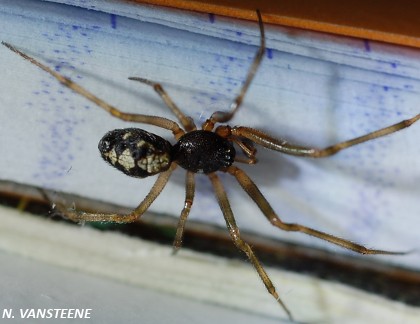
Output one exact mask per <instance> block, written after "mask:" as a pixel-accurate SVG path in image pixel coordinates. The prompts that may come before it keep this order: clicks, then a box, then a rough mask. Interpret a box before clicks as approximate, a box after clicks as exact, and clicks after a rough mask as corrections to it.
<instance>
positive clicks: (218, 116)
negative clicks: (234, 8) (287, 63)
mask: <svg viewBox="0 0 420 324" xmlns="http://www.w3.org/2000/svg"><path fill="white" fill-rule="evenodd" d="M257 16H258V24H259V27H260V47H259V49H258V51H257V53H256V54H255V57H254V61H253V62H252V65H251V67H250V68H249V71H248V75H247V77H246V79H245V82H244V84H243V85H242V88H241V90H240V92H239V95H238V96H237V97H236V98H235V100H234V101H233V102H232V104H231V105H230V109H229V111H227V112H226V111H216V112H214V113H213V114H212V115H211V117H210V118H209V119H208V120H207V121H206V122H205V123H204V124H203V127H202V128H203V129H204V130H212V129H213V127H214V124H215V123H226V122H228V121H229V120H231V119H232V118H233V116H234V115H235V113H236V111H237V110H238V109H239V107H240V106H241V104H242V101H243V99H244V97H245V94H246V92H247V90H248V88H249V86H250V85H251V82H252V80H253V79H254V76H255V73H256V72H257V70H258V67H259V66H260V64H261V61H262V59H263V57H264V52H265V33H264V24H263V21H262V17H261V12H260V11H259V10H257Z"/></svg>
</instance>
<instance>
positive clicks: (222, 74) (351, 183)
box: [0, 0, 420, 269]
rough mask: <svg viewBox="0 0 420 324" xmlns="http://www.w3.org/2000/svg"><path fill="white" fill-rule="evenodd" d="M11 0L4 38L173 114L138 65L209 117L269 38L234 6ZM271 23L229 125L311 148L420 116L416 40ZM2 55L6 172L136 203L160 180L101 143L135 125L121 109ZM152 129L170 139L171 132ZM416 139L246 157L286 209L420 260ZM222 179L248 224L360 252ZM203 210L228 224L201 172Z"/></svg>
mask: <svg viewBox="0 0 420 324" xmlns="http://www.w3.org/2000/svg"><path fill="white" fill-rule="evenodd" d="M73 3H75V4H78V5H82V6H84V5H86V2H85V1H80V2H79V1H78V2H73ZM1 4H2V5H1V7H0V39H1V40H3V41H7V42H10V43H12V44H14V45H15V46H17V47H19V48H20V49H22V50H24V51H25V52H27V53H28V54H30V55H33V56H34V57H36V58H37V59H39V60H41V61H43V62H45V63H47V64H48V65H50V66H52V67H55V68H56V69H57V70H59V71H60V72H61V73H63V74H65V75H67V76H70V77H71V78H73V80H75V81H77V82H79V83H80V84H82V85H83V86H85V87H86V88H88V89H89V90H90V91H92V92H93V93H95V94H97V95H98V96H99V97H101V98H103V99H105V100H106V101H108V102H110V103H111V104H113V105H115V106H117V107H120V108H121V109H122V110H124V111H131V112H139V113H144V114H155V115H159V116H165V117H168V118H173V117H172V116H171V115H170V114H169V112H168V111H167V109H166V108H165V107H164V105H163V103H162V102H161V100H160V99H159V97H158V96H157V95H156V94H155V93H154V92H153V91H152V90H151V89H150V88H148V87H145V86H142V85H141V84H138V83H135V82H132V81H128V80H127V77H128V76H142V77H146V78H150V79H153V80H158V81H162V82H163V84H164V86H165V87H166V89H167V90H168V92H169V93H170V94H171V96H172V97H173V98H174V100H175V101H176V102H177V103H178V105H179V106H180V107H181V108H182V109H183V110H184V111H185V112H186V113H187V114H189V115H191V116H192V117H193V118H194V119H195V120H196V122H198V123H201V122H203V121H204V120H205V118H207V117H209V116H210V114H211V113H212V112H213V111H214V110H221V109H227V108H228V107H229V104H230V102H231V101H232V99H233V97H234V96H235V95H236V93H237V92H238V90H239V86H240V84H241V82H242V80H243V79H244V77H245V75H246V73H247V69H248V67H249V64H250V62H251V60H252V57H253V56H254V53H255V51H256V46H255V45H256V44H258V42H259V37H258V35H259V34H258V33H259V32H258V27H257V24H256V23H252V22H244V21H236V20H230V19H226V18H222V17H215V20H214V21H213V19H211V18H210V17H209V16H208V15H204V14H196V13H183V12H178V11H176V10H171V9H167V8H166V9H165V8H159V9H156V8H153V7H150V6H141V5H138V6H134V5H132V4H125V5H124V4H122V2H113V1H100V2H98V1H97V2H95V3H94V5H96V6H97V7H95V9H97V10H101V8H102V6H103V8H105V9H104V10H105V11H107V12H118V13H119V14H120V15H121V16H114V15H110V14H109V13H103V12H100V11H92V10H90V11H88V10H85V9H81V8H76V7H72V6H65V5H60V4H54V3H49V2H42V1H28V0H13V1H11V0H2V1H1ZM116 4H117V6H116ZM123 16H128V17H132V18H126V17H123ZM133 18H135V19H133ZM145 21H146V22H145ZM149 21H151V22H152V23H148V22H149ZM266 29H267V46H268V48H269V49H270V50H269V51H268V54H267V57H266V58H265V60H264V61H263V65H262V67H261V70H260V71H259V72H258V75H257V77H256V79H255V82H254V83H253V85H252V86H251V88H250V91H249V93H248V95H247V96H246V99H245V102H244V106H243V107H242V109H241V110H240V111H239V113H238V115H237V116H236V117H235V119H234V121H232V124H243V125H247V126H252V127H256V128H261V129H263V130H266V131H268V132H270V133H271V134H273V135H275V136H278V137H283V138H286V139H288V140H290V141H294V142H296V143H299V144H307V145H313V146H326V145H329V144H332V143H334V142H337V141H341V140H344V139H348V138H351V137H354V136H358V135H362V134H364V133H366V132H367V131H372V130H375V129H378V128H381V127H384V126H388V125H390V124H392V123H395V122H398V121H400V120H401V119H404V118H408V117H412V116H414V115H416V114H417V113H419V108H418V107H419V102H420V94H419V89H420V82H419V79H420V54H419V52H418V51H417V50H414V49H408V48H402V47H393V46H388V45H384V44H377V43H372V42H370V43H368V42H363V41H361V40H356V39H345V38H337V37H330V36H326V35H323V34H315V33H308V32H302V31H296V30H289V29H285V28H281V27H273V26H266ZM196 32H197V33H196ZM206 33H208V34H210V35H214V36H216V37H207V36H204V35H203V34H206ZM224 38H226V39H224ZM246 44H254V46H250V45H246ZM0 57H1V60H0V69H1V71H2V78H1V79H0V107H1V109H0V114H1V120H2V125H1V128H0V147H2V148H6V151H4V152H5V153H4V154H3V155H2V158H1V159H0V167H1V170H2V172H1V178H2V179H5V180H12V181H17V182H21V183H28V184H33V185H37V186H43V187H46V188H53V189H56V190H61V191H67V192H72V193H77V194H79V195H83V196H87V197H92V198H97V199H103V200H106V201H110V202H114V203H119V204H123V205H127V206H135V205H136V204H137V203H138V202H139V201H140V200H141V199H142V198H143V197H144V196H145V194H146V193H147V191H148V190H149V188H150V187H151V185H152V183H153V181H154V179H143V180H139V179H130V178H128V177H126V176H125V175H123V174H121V173H119V172H118V171H116V170H113V169H112V168H110V167H109V166H108V165H107V164H106V163H104V162H103V161H102V160H101V158H100V157H99V154H98V152H97V142H98V140H99V139H100V138H101V137H102V135H103V134H104V133H105V132H107V131H108V130H110V129H113V128H122V127H128V126H132V125H128V124H126V123H123V122H121V121H118V120H116V119H114V118H112V117H110V116H108V115H107V114H105V113H104V112H103V111H101V110H100V109H99V108H97V107H95V106H94V105H93V104H91V103H89V102H87V101H86V100H84V99H82V98H80V97H79V96H78V95H76V94H75V93H73V92H71V91H69V90H67V89H64V88H63V87H62V86H61V85H59V84H58V83H57V82H56V81H55V80H53V79H52V78H51V77H49V76H48V75H46V74H45V73H44V72H42V71H40V70H39V69H38V68H36V67H35V66H33V65H31V64H29V63H28V62H26V61H24V60H22V59H21V58H20V57H18V56H17V55H15V54H13V53H12V52H10V51H9V50H7V49H6V48H5V47H3V46H1V47H0ZM359 67H363V68H359ZM141 127H143V126H141ZM144 128H145V129H147V130H151V131H153V132H158V133H159V134H164V135H165V137H166V138H168V139H170V138H171V136H170V134H169V133H168V132H164V131H161V130H157V129H156V128H153V127H147V126H144ZM419 137H420V125H415V126H413V127H411V128H410V129H408V130H405V131H403V132H400V133H399V134H394V135H393V136H390V137H387V138H384V139H381V140H377V141H375V142H372V143H368V144H365V145H362V146H359V147H356V148H352V149H349V150H348V151H345V152H342V153H340V154H339V155H337V156H335V157H332V158H328V159H325V160H310V159H302V158H294V157H285V156H282V155H280V154H279V153H276V152H268V151H266V150H263V149H261V150H260V152H259V153H260V154H259V158H260V163H259V164H257V165H256V166H254V167H244V168H245V169H246V170H247V171H249V174H250V175H251V177H252V178H253V179H255V181H256V183H257V185H259V186H260V188H261V190H262V192H263V193H264V194H265V195H266V197H267V198H268V200H269V201H270V202H271V203H272V204H273V207H274V209H275V210H276V211H278V213H279V215H280V216H281V217H282V218H283V219H284V220H286V221H289V222H299V223H302V224H305V225H308V226H312V227H315V228H317V229H321V230H323V231H326V232H329V233H332V234H335V235H339V236H342V237H345V238H348V239H350V240H353V241H357V242H359V243H363V244H365V245H367V246H368V247H374V248H380V249H389V250H413V249H414V250H417V252H414V253H411V254H410V255H407V256H404V257H395V256H393V257H380V258H382V259H386V260H388V261H389V262H392V263H397V264H401V265H405V266H410V267H413V268H417V269H420V262H419V254H418V251H420V240H418V225H419V217H418V215H420V202H419V199H418V198H419V197H420V186H419V185H418V183H419V181H420V168H419V162H418V161H419V160H420V146H419V145H418V138H419ZM223 180H224V183H225V184H226V186H227V187H228V193H229V196H230V198H231V203H232V207H233V210H234V212H235V213H236V215H237V219H238V224H239V225H240V226H241V228H242V229H243V230H252V231H256V232H259V233H263V234H265V235H269V236H274V237H279V238H282V239H287V240H294V241H300V242H304V243H306V244H311V245H314V246H320V247H322V248H325V249H330V250H333V251H335V252H337V253H350V252H347V251H343V250H342V249H339V248H337V247H335V246H331V245H330V244H328V243H325V242H321V241H319V240H316V239H313V238H309V237H306V236H304V235H300V234H296V233H290V234H288V233H282V232H280V231H278V230H275V229H273V228H272V227H271V226H270V225H269V224H268V223H267V222H266V220H265V219H264V217H263V216H262V215H261V213H260V212H259V211H258V210H257V208H256V207H255V206H254V205H253V204H251V203H249V202H247V197H246V195H245V194H243V193H241V190H240V189H239V187H238V186H237V185H236V183H235V181H234V180H233V179H230V178H229V177H228V176H224V177H223ZM183 183H184V172H183V171H182V170H177V172H176V173H175V174H174V175H173V178H172V179H171V181H170V183H169V184H168V186H167V188H166V189H165V190H164V192H163V193H162V195H161V196H160V197H159V198H158V199H157V201H156V202H155V203H154V204H153V205H152V207H151V210H153V211H156V212H163V213H169V214H172V215H174V216H177V215H178V214H179V213H180V210H181V208H182V205H183V201H184V184H183ZM203 211H205V213H203ZM191 218H195V219H200V220H203V221H208V222H212V223H218V224H221V225H222V226H223V224H224V221H223V218H222V216H221V212H220V211H219V209H218V207H217V204H216V202H215V200H214V198H213V193H212V189H211V186H210V184H209V182H208V181H207V179H206V178H205V177H203V176H198V177H197V195H196V200H195V202H194V206H193V209H192V212H191ZM377 258H379V257H377Z"/></svg>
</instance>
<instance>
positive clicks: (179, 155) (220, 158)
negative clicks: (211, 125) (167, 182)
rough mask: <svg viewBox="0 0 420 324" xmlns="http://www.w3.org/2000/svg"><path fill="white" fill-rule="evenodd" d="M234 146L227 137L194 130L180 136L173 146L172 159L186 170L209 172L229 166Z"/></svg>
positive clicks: (234, 153) (232, 157)
mask: <svg viewBox="0 0 420 324" xmlns="http://www.w3.org/2000/svg"><path fill="white" fill-rule="evenodd" d="M235 155H236V152H235V148H234V147H233V144H232V143H231V142H230V141H228V140H227V139H225V138H223V137H221V136H219V135H217V134H215V133H213V132H210V131H204V130H196V131H192V132H189V133H186V134H185V135H183V136H181V138H180V139H179V140H178V142H177V143H176V144H175V145H174V146H173V159H174V161H176V163H177V164H179V165H180V166H181V167H183V168H184V169H186V170H189V171H192V172H200V173H206V174H207V173H211V172H215V171H218V170H220V168H223V167H228V166H230V165H231V164H232V163H233V161H234V159H235Z"/></svg>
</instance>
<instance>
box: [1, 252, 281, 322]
mask: <svg viewBox="0 0 420 324" xmlns="http://www.w3.org/2000/svg"><path fill="white" fill-rule="evenodd" d="M0 260H1V262H2V267H1V268H0V277H1V282H0V287H1V291H2V296H1V297H0V300H1V308H0V312H1V313H3V309H12V311H13V316H14V319H9V320H7V322H8V323H13V324H15V323H45V321H46V320H45V319H38V320H36V319H22V318H20V309H24V310H25V309H44V308H48V309H51V308H52V309H57V308H78V309H86V308H90V309H91V311H90V318H89V319H56V320H55V321H56V322H60V323H80V322H84V323H119V322H121V323H126V324H130V323H150V324H156V323H169V322H170V323H174V324H182V323H186V322H188V323H215V322H225V323H232V322H237V321H239V322H241V323H257V322H258V323H262V324H265V323H267V324H269V323H272V324H274V323H279V320H277V319H273V318H266V317H263V316H257V315H253V314H249V313H241V312H239V311H237V310H232V309H228V308H224V307H221V306H215V305H211V304H204V303H200V302H196V301H193V300H191V299H185V298H182V297H179V296H173V295H168V294H165V293H162V292H157V291H153V290H149V289H144V288H140V287H136V286H134V287H133V286H132V285H128V284H123V283H120V282H116V281H113V280H109V279H106V278H100V277H94V276H92V275H86V274H83V273H81V272H76V271H71V270H69V269H61V268H58V267H55V266H52V265H49V264H45V263H41V262H37V261H35V260H31V259H27V258H22V257H19V256H16V255H9V254H6V253H5V252H2V251H0ZM28 271H30V273H31V276H29V277H28ZM133 273H134V272H133ZM47 321H53V320H51V319H49V320H47Z"/></svg>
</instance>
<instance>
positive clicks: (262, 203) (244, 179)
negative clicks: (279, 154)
mask: <svg viewBox="0 0 420 324" xmlns="http://www.w3.org/2000/svg"><path fill="white" fill-rule="evenodd" d="M224 171H225V172H228V173H230V174H231V175H233V176H234V177H235V178H236V180H237V181H238V182H239V184H240V185H241V187H242V188H243V189H244V190H245V192H246V193H247V194H248V195H249V196H250V197H251V198H252V200H254V202H255V203H256V204H257V206H258V207H259V208H260V209H261V211H262V212H263V214H264V216H265V217H266V218H267V219H268V220H269V221H270V223H271V224H272V225H273V226H276V227H278V228H280V229H282V230H284V231H288V232H302V233H305V234H308V235H312V236H315V237H317V238H320V239H322V240H324V241H328V242H330V243H333V244H336V245H339V246H341V247H343V248H346V249H348V250H352V251H355V252H357V253H360V254H392V255H398V254H400V255H401V254H406V252H391V251H384V250H373V249H368V248H366V247H364V246H363V245H360V244H356V243H353V242H350V241H348V240H344V239H342V238H339V237H337V236H334V235H331V234H327V233H324V232H320V231H317V230H315V229H312V228H309V227H306V226H303V225H300V224H294V223H285V222H283V221H282V220H281V219H280V218H279V217H278V216H277V214H276V213H275V212H274V210H273V208H272V207H271V206H270V204H269V203H268V201H267V199H265V197H264V196H263V194H262V193H261V192H260V190H259V189H258V187H257V186H256V185H255V183H254V182H253V181H252V180H251V179H250V178H249V177H248V175H247V174H246V173H245V172H244V171H242V170H241V169H239V168H238V167H236V166H230V167H228V168H226V170H224Z"/></svg>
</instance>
